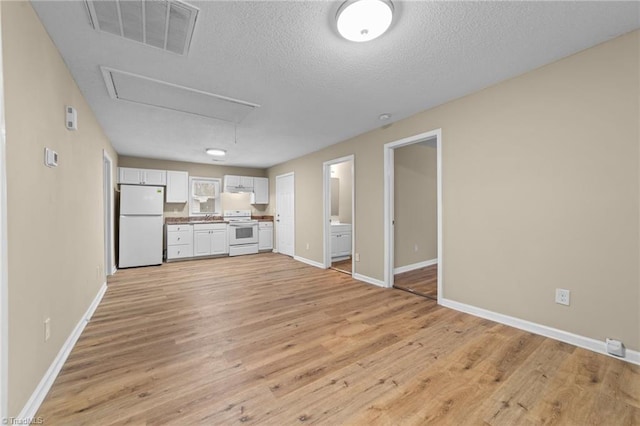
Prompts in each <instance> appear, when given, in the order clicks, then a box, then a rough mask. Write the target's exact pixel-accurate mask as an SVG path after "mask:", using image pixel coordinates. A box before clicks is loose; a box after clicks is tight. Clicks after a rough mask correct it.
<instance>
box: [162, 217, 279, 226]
mask: <svg viewBox="0 0 640 426" xmlns="http://www.w3.org/2000/svg"><path fill="white" fill-rule="evenodd" d="M251 219H253V220H257V221H258V222H273V216H251ZM164 223H165V224H167V225H188V224H194V223H229V221H228V220H224V218H223V217H222V216H212V217H202V216H190V217H166V218H165V219H164Z"/></svg>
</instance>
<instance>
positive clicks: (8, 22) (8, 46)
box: [1, 2, 117, 416]
mask: <svg viewBox="0 0 640 426" xmlns="http://www.w3.org/2000/svg"><path fill="white" fill-rule="evenodd" d="M1 7H2V41H3V46H2V49H3V55H4V56H3V61H4V87H5V107H6V132H7V133H6V136H7V203H8V252H9V256H8V257H9V259H8V261H9V265H8V275H9V415H11V416H15V415H17V414H18V413H19V412H20V410H21V409H22V408H23V407H24V405H25V403H26V402H27V400H28V398H29V397H30V396H31V394H32V393H33V391H34V390H35V388H36V386H37V385H38V383H39V381H40V380H41V379H42V377H43V376H44V374H45V372H46V371H47V369H48V368H49V366H50V364H51V362H52V361H53V360H54V358H55V357H56V355H57V354H58V351H59V350H60V349H61V347H62V345H63V344H64V342H65V340H66V339H67V337H69V335H70V334H71V332H72V330H73V329H74V328H75V326H76V325H77V324H78V323H79V321H80V320H81V319H82V316H83V314H84V313H85V312H86V310H87V309H88V308H89V306H90V304H91V302H92V300H93V299H94V298H95V296H96V294H97V293H98V291H99V289H100V287H101V285H102V284H103V282H104V281H105V279H104V271H105V265H104V230H103V229H104V223H103V188H102V183H103V178H102V156H103V149H104V150H106V151H107V153H108V154H109V155H110V156H111V158H112V160H113V162H114V164H115V163H116V161H117V155H116V153H115V151H114V150H113V149H112V147H111V145H110V143H109V141H108V140H107V138H106V137H105V135H104V134H103V133H102V131H101V128H100V126H99V125H98V123H97V122H96V120H95V117H94V116H93V113H92V111H91V110H90V109H89V107H88V106H87V104H86V102H85V100H84V98H83V97H82V95H81V93H80V91H79V90H78V88H77V87H76V85H75V83H74V80H73V79H72V77H71V75H70V74H69V71H68V70H67V68H66V66H65V64H64V62H63V61H62V58H61V57H60V55H59V53H58V50H57V49H56V48H55V46H54V45H53V43H52V42H51V40H50V39H49V37H48V35H47V33H46V32H45V30H44V28H43V27H42V25H41V24H40V21H39V20H38V18H37V16H36V14H35V13H34V11H33V9H32V7H31V4H30V3H29V2H2V6H1ZM65 105H73V106H74V107H75V108H76V109H77V111H78V130H77V131H68V130H67V129H66V128H65V125H64V107H65ZM45 146H47V147H50V148H52V149H54V150H56V151H57V152H58V155H59V166H58V167H57V168H48V167H45V166H44V164H43V151H44V148H45ZM45 318H51V338H50V340H49V341H48V342H46V343H45V342H44V320H45Z"/></svg>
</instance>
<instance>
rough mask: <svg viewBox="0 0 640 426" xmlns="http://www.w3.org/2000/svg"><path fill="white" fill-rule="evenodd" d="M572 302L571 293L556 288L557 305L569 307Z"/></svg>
mask: <svg viewBox="0 0 640 426" xmlns="http://www.w3.org/2000/svg"><path fill="white" fill-rule="evenodd" d="M570 301H571V292H570V291H569V290H565V289H564V288H556V303H559V304H560V305H567V306H568V305H569V303H570Z"/></svg>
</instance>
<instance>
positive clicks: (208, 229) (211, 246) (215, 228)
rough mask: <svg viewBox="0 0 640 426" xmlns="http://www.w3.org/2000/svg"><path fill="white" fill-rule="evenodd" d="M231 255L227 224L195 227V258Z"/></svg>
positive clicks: (209, 224) (207, 224)
mask: <svg viewBox="0 0 640 426" xmlns="http://www.w3.org/2000/svg"><path fill="white" fill-rule="evenodd" d="M227 253H229V234H228V232H227V224H226V223H206V224H195V225H193V256H194V257H195V256H213V255H218V254H227Z"/></svg>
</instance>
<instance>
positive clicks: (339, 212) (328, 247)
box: [324, 155, 355, 275]
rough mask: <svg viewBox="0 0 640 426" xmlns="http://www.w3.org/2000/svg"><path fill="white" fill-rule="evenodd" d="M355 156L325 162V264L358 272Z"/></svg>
mask: <svg viewBox="0 0 640 426" xmlns="http://www.w3.org/2000/svg"><path fill="white" fill-rule="evenodd" d="M353 166H354V157H353V155H350V156H347V157H342V158H337V159H334V160H331V161H327V162H325V163H324V195H325V197H324V223H325V227H324V248H325V254H324V266H325V267H326V268H331V269H335V270H336V271H339V272H344V273H346V274H349V275H353V274H354V272H355V271H354V259H353V247H354V244H353V242H354V221H353V219H354V217H355V215H354V187H353V184H354V177H353V173H354V170H353Z"/></svg>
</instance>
